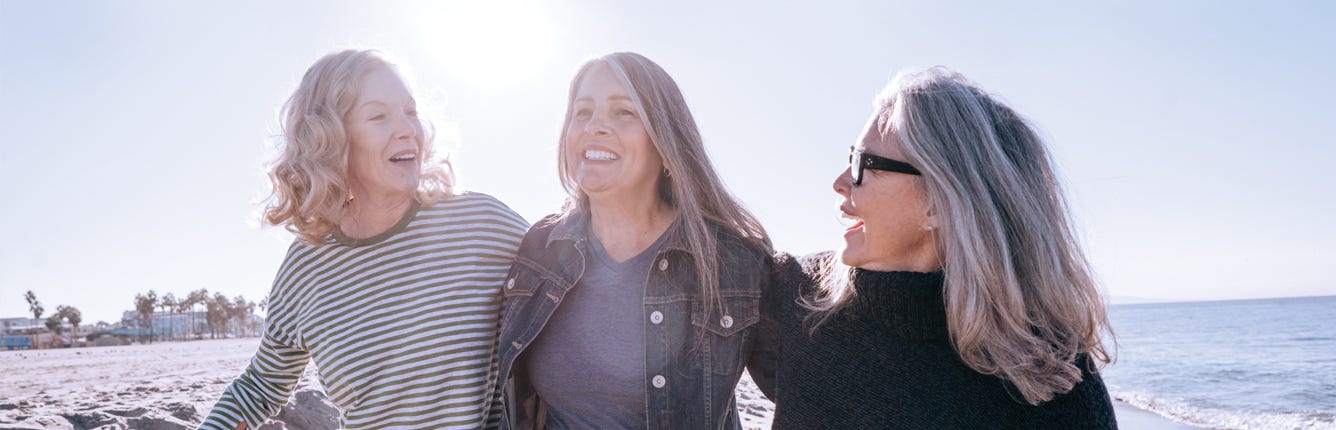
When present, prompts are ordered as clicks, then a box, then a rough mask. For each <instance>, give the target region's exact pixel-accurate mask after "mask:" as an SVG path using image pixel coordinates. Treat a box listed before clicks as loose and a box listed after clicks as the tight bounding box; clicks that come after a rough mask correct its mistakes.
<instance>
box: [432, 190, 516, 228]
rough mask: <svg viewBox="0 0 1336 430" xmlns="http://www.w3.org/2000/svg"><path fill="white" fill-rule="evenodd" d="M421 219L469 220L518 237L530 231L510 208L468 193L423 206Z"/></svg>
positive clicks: (497, 200) (476, 193)
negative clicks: (489, 225)
mask: <svg viewBox="0 0 1336 430" xmlns="http://www.w3.org/2000/svg"><path fill="white" fill-rule="evenodd" d="M418 216H419V217H440V216H447V217H453V218H467V219H469V220H470V221H473V222H484V223H488V224H494V225H496V226H498V227H499V228H502V229H505V230H508V231H511V232H513V233H514V234H515V235H516V236H518V235H520V234H523V233H524V231H525V230H528V228H529V223H528V222H527V221H525V220H524V217H521V216H520V215H519V214H518V213H516V212H515V211H514V210H513V209H511V208H510V206H507V205H506V204H505V203H502V202H501V200H499V199H497V198H496V197H492V196H491V195H488V194H484V193H479V192H473V191H466V192H463V193H460V194H456V195H452V196H449V197H445V198H442V199H440V200H438V201H436V202H434V203H431V204H429V205H423V206H422V210H421V211H420V213H419V214H418Z"/></svg>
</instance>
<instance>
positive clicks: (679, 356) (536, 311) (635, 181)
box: [498, 53, 770, 429]
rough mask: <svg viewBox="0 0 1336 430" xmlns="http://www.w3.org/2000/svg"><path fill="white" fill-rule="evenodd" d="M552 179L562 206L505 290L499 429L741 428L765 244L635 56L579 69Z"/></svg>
mask: <svg viewBox="0 0 1336 430" xmlns="http://www.w3.org/2000/svg"><path fill="white" fill-rule="evenodd" d="M558 170H559V172H560V174H561V181H562V184H563V185H565V187H566V190H567V191H568V192H569V193H570V197H569V199H568V200H567V205H566V208H565V210H564V211H563V212H562V213H560V214H557V215H554V216H550V217H548V218H546V219H544V220H543V221H540V222H539V223H538V224H536V225H535V226H534V227H533V228H532V229H530V230H529V232H528V234H527V235H526V236H525V238H524V243H523V245H522V246H521V248H520V254H519V257H518V258H517V259H516V262H515V267H514V269H512V270H511V273H510V279H509V280H507V281H506V287H505V296H506V299H505V301H506V304H505V313H504V316H503V317H502V322H501V342H500V347H499V350H498V353H499V354H500V356H501V374H502V375H503V378H504V383H505V393H506V402H505V404H506V406H505V409H506V414H505V419H504V421H503V427H506V428H518V429H537V428H653V429H703V428H712V429H717V428H738V427H739V426H740V423H739V417H738V412H737V407H736V404H735V402H734V398H733V387H734V386H735V385H736V384H737V382H738V378H739V377H741V375H742V371H743V367H744V366H745V365H747V364H748V361H749V360H751V359H753V358H756V357H760V356H762V355H763V354H764V351H763V350H762V349H760V348H758V345H757V343H756V338H757V335H758V333H759V329H758V327H759V324H758V323H759V322H760V314H759V308H760V300H761V292H762V287H763V286H764V285H765V284H766V282H767V280H768V275H769V268H768V266H767V259H768V256H769V255H770V242H769V239H768V238H767V237H766V234H765V230H764V229H762V228H761V226H760V224H759V223H758V222H757V221H756V218H755V217H753V216H752V215H751V214H750V213H748V212H747V211H746V210H745V209H743V208H742V205H741V204H739V203H738V202H737V200H736V199H734V198H733V196H731V195H729V193H728V191H727V190H726V189H725V188H724V186H723V184H722V183H721V181H720V180H719V175H718V174H716V173H715V170H714V166H713V165H711V163H710V160H709V158H707V157H706V154H705V148H704V146H703V143H702V139H701V136H700V132H699V131H698V130H697V129H696V123H695V120H694V119H693V118H692V116H691V112H690V110H688V109H687V105H686V101H685V100H684V99H683V97H682V93H681V91H680V90H679V89H678V87H677V84H676V83H674V82H673V79H672V78H671V77H669V76H668V73H667V72H665V71H664V70H663V69H662V68H661V67H659V65H658V64H655V63H654V62H652V61H650V60H649V59H647V58H645V57H643V56H640V55H638V54H634V53H615V54H610V55H606V56H603V57H600V58H596V59H594V60H591V61H589V62H586V63H585V64H584V65H582V66H581V67H580V68H579V71H578V72H577V73H576V74H575V78H574V79H573V80H572V81H571V88H570V98H569V99H568V100H567V113H566V118H565V122H564V126H563V127H562V135H561V138H560V143H559V154H558Z"/></svg>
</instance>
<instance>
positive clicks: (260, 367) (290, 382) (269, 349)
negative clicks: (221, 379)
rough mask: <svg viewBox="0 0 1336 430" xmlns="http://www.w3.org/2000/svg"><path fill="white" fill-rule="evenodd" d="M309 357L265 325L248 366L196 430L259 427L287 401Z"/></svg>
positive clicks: (289, 340) (287, 338) (280, 333)
mask: <svg viewBox="0 0 1336 430" xmlns="http://www.w3.org/2000/svg"><path fill="white" fill-rule="evenodd" d="M310 357H311V355H310V353H309V352H307V351H306V350H305V349H303V348H300V347H297V346H294V345H293V344H292V342H291V339H290V338H289V337H288V336H286V335H285V334H284V333H283V332H282V331H281V330H279V329H278V328H277V327H272V325H270V324H268V323H266V324H265V330H264V337H263V338H262V339H261V340H260V348H259V349H258V350H257V351H255V356H254V357H252V358H251V362H250V365H248V366H246V370H245V371H243V372H242V373H241V376H238V377H237V379H234V380H232V383H231V384H229V385H228V386H227V390H225V391H223V396H222V398H220V399H218V403H216V404H214V406H213V410H212V411H210V412H209V416H208V417H206V418H205V419H204V422H203V423H202V424H200V426H199V428H200V429H210V430H215V429H216V430H233V429H235V428H237V425H238V424H241V423H243V422H244V423H247V426H246V427H247V428H248V429H256V428H259V426H260V425H261V424H263V423H264V422H265V421H266V420H268V419H269V417H270V416H273V415H274V414H275V413H278V410H279V408H282V407H283V405H284V404H286V403H287V402H288V397H289V396H291V395H292V391H293V389H294V388H296V386H297V382H298V381H299V380H300V379H301V376H302V372H303V371H305V370H306V363H307V362H308V361H309V360H310Z"/></svg>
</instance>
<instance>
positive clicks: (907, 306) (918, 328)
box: [757, 252, 1117, 429]
mask: <svg viewBox="0 0 1336 430" xmlns="http://www.w3.org/2000/svg"><path fill="white" fill-rule="evenodd" d="M828 258H833V254H832V253H829V252H827V253H822V254H816V255H810V256H806V257H802V258H801V259H795V258H794V257H792V256H788V255H782V256H780V257H779V258H777V261H776V263H775V279H774V280H775V286H774V290H773V291H771V293H773V294H768V295H767V299H766V300H765V301H764V302H765V303H764V311H765V312H766V313H767V314H768V315H769V316H771V318H772V321H773V322H774V323H775V324H777V326H776V327H774V328H775V329H776V332H775V334H776V335H777V347H778V354H779V356H778V367H777V369H775V374H774V379H770V378H768V377H762V378H758V381H757V382H758V383H761V384H773V385H772V386H771V387H763V388H770V389H766V390H765V391H766V392H767V393H770V394H773V395H774V396H773V398H772V399H773V400H775V404H776V410H775V419H774V428H776V429H831V428H838V429H866V428H906V429H957V428H969V429H976V428H989V429H992V428H996V429H1028V428H1055V429H1112V428H1117V423H1116V422H1115V421H1114V415H1113V405H1112V404H1111V402H1110V401H1109V395H1108V392H1107V391H1106V390H1105V388H1104V382H1103V380H1101V379H1100V377H1099V374H1098V373H1093V372H1086V373H1085V375H1084V378H1083V380H1082V381H1081V382H1080V383H1078V384H1077V385H1076V387H1075V388H1073V389H1072V390H1071V391H1070V392H1068V393H1066V394H1061V395H1058V396H1057V397H1056V398H1054V399H1053V400H1050V401H1048V402H1044V403H1041V404H1040V405H1038V406H1033V405H1030V404H1028V403H1025V401H1024V398H1023V397H1021V396H1020V394H1019V393H1017V392H1016V391H1015V389H1014V388H1009V387H1010V385H1009V384H1007V383H1006V382H1005V381H1003V380H1001V379H999V378H997V377H994V376H989V375H984V374H981V373H978V372H976V371H974V370H973V369H970V368H969V367H968V366H966V365H965V363H964V362H962V361H961V360H960V356H959V355H957V354H956V351H955V349H954V348H953V347H952V345H951V342H950V338H949V336H948V334H947V329H946V310H945V307H944V305H943V303H942V274H941V273H916V272H873V271H867V270H857V271H856V272H855V274H854V287H855V288H856V291H857V295H856V298H855V299H854V300H853V302H851V303H850V304H849V305H847V307H846V308H845V309H843V310H841V311H840V313H839V314H837V315H836V316H835V317H833V318H832V319H830V320H828V321H826V322H825V323H824V324H822V325H821V326H820V327H819V328H818V329H817V331H816V333H815V334H812V332H811V331H810V328H811V325H810V322H805V321H804V318H805V317H806V316H807V315H809V314H810V313H811V311H808V310H806V309H805V308H803V307H802V305H800V304H798V302H797V300H798V298H799V297H811V295H812V293H813V292H814V288H815V282H814V279H815V278H816V276H815V275H816V274H817V268H818V267H820V264H819V263H820V261H821V260H822V259H828ZM1080 361H1081V362H1080V363H1078V366H1080V367H1082V368H1088V367H1090V366H1088V365H1087V363H1086V360H1085V358H1084V357H1083V358H1082V359H1081V360H1080ZM766 376H769V375H766Z"/></svg>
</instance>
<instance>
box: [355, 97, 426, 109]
mask: <svg viewBox="0 0 1336 430" xmlns="http://www.w3.org/2000/svg"><path fill="white" fill-rule="evenodd" d="M373 103H374V104H378V105H389V104H390V102H387V101H381V100H367V101H364V102H362V104H359V105H357V107H355V108H353V110H357V109H361V108H364V107H366V106H367V105H369V104H373ZM408 105H409V106H417V99H414V98H412V97H409V98H408Z"/></svg>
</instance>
